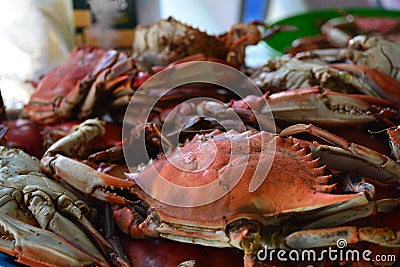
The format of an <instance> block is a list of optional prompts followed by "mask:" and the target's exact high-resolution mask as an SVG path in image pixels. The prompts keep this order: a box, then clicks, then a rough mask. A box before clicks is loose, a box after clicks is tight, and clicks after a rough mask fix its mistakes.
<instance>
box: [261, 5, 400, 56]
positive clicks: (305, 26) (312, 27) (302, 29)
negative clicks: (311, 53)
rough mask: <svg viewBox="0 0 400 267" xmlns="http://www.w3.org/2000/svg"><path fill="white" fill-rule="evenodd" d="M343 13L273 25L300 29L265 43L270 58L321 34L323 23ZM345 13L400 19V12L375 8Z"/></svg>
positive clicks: (299, 17) (304, 15)
mask: <svg viewBox="0 0 400 267" xmlns="http://www.w3.org/2000/svg"><path fill="white" fill-rule="evenodd" d="M342 11H343V10H342ZM342 11H339V10H337V11H336V10H333V9H329V10H315V11H309V12H306V13H302V14H299V15H295V16H291V17H288V18H285V19H282V20H279V21H276V22H274V23H272V24H271V25H293V26H296V27H298V28H299V30H298V31H294V32H281V33H278V34H276V35H275V36H273V37H271V38H270V39H268V40H267V41H265V47H266V50H267V53H268V56H270V57H279V56H282V55H283V54H284V53H285V51H286V49H287V48H288V47H290V45H291V44H292V42H293V41H294V40H296V39H298V38H300V37H303V36H312V35H316V34H318V33H320V28H319V26H318V25H321V23H322V22H323V21H326V20H328V19H331V18H335V17H340V16H342V13H341V12H342ZM345 12H347V13H349V14H353V15H360V16H364V17H398V18H400V11H397V10H387V9H375V8H363V9H361V8H357V9H346V10H345Z"/></svg>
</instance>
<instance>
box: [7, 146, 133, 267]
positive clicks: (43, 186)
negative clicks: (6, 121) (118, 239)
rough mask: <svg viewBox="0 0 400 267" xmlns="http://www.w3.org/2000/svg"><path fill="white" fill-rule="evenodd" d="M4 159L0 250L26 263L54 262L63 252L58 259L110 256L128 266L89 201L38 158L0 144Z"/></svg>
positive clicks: (92, 260)
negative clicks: (94, 219) (48, 171)
mask: <svg viewBox="0 0 400 267" xmlns="http://www.w3.org/2000/svg"><path fill="white" fill-rule="evenodd" d="M0 163H1V168H0V196H1V199H2V204H1V206H0V212H1V213H2V214H4V216H3V215H2V216H3V218H4V219H2V220H1V221H0V225H1V227H0V228H1V229H2V230H1V231H0V232H1V236H2V237H3V236H4V237H6V239H3V238H2V241H1V242H0V250H1V251H3V252H6V253H9V254H11V255H17V256H18V257H19V258H20V260H21V261H22V262H23V263H30V262H32V263H33V262H37V263H42V264H44V265H46V266H55V265H54V261H55V260H60V259H61V258H64V260H63V261H62V262H59V263H58V264H62V265H63V266H72V265H73V266H77V265H79V266H81V265H80V264H93V265H98V266H109V263H108V261H109V262H110V263H112V264H115V265H116V266H127V264H128V263H127V262H126V261H125V259H124V258H123V257H121V256H120V255H119V254H118V252H116V251H115V250H114V248H113V247H111V245H110V244H109V243H108V242H107V241H106V240H105V239H104V237H103V236H102V235H101V234H100V233H99V232H98V231H97V229H96V227H95V226H94V225H93V224H92V223H91V222H90V221H89V219H88V218H87V216H91V207H90V206H89V204H88V203H87V202H86V201H84V200H83V199H81V198H80V197H79V196H78V195H77V194H76V193H74V192H72V191H71V190H69V189H67V188H66V187H64V186H62V185H61V184H60V183H57V182H56V181H54V180H52V179H50V178H49V177H47V176H46V175H45V174H44V173H43V172H42V171H41V170H40V167H39V160H38V159H37V158H35V157H32V156H30V155H29V154H27V153H25V152H24V151H22V150H20V149H15V148H6V147H3V146H1V147H0ZM7 216H9V217H12V218H8V217H7ZM50 232H52V233H50ZM89 236H90V237H89ZM92 240H93V241H94V242H95V243H93V241H92ZM52 244H54V247H53V248H52ZM95 244H96V245H95ZM19 246H21V247H20V248H19ZM30 249H32V250H30ZM100 251H101V252H100ZM49 252H51V254H49ZM52 254H54V257H53V256H51V257H49V255H52ZM68 255H69V256H68ZM57 266H58V265H57Z"/></svg>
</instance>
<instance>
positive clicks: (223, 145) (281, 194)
mask: <svg viewBox="0 0 400 267" xmlns="http://www.w3.org/2000/svg"><path fill="white" fill-rule="evenodd" d="M231 134H232V133H229V132H228V133H223V134H221V133H220V132H219V131H215V132H213V133H212V134H211V135H209V136H207V137H206V138H200V139H199V138H194V139H193V140H192V141H191V142H189V143H187V144H185V145H184V146H183V147H182V149H181V150H176V151H175V153H172V154H170V155H169V159H171V158H174V157H175V160H176V161H175V162H181V163H182V164H183V165H186V166H185V169H186V168H189V169H190V170H191V171H182V170H181V169H180V168H178V167H176V166H174V165H173V164H171V163H170V162H169V161H168V160H167V159H166V158H165V157H163V158H161V159H158V160H157V161H155V162H153V164H152V166H153V168H151V167H147V168H144V170H142V171H141V172H136V173H131V174H129V175H128V177H129V178H130V180H133V181H135V182H138V181H139V179H150V180H151V181H152V184H153V186H152V188H151V190H152V192H151V193H152V194H153V195H154V194H156V193H157V195H158V197H162V198H164V199H167V196H173V197H176V198H177V199H178V201H179V199H180V198H182V197H187V196H183V195H179V194H176V192H171V190H166V189H165V186H164V185H165V184H164V183H162V181H161V180H162V179H157V178H155V177H160V176H161V177H163V178H164V179H166V180H169V181H171V182H172V183H174V184H176V185H180V186H187V187H195V186H202V185H205V184H208V183H210V182H212V181H214V180H217V179H219V180H220V184H221V186H222V187H223V186H224V182H226V180H224V179H226V178H223V175H227V176H229V177H234V176H235V175H236V176H237V175H239V173H238V172H237V171H238V169H240V168H239V167H240V166H243V164H246V161H248V162H247V166H246V168H245V170H244V173H243V175H242V176H241V179H240V182H238V183H237V184H236V185H235V186H234V187H233V188H232V189H231V190H230V191H229V192H227V194H226V195H224V196H223V197H221V198H220V199H218V200H217V201H214V202H212V203H210V204H205V205H202V206H197V207H188V208H185V207H179V206H173V205H168V204H166V203H162V202H160V201H158V200H155V199H153V198H152V197H150V196H149V195H148V194H147V193H146V192H144V191H143V190H137V191H136V192H134V193H135V194H137V195H138V197H139V198H141V199H143V200H144V201H145V202H147V203H150V206H151V207H154V208H155V209H156V211H157V212H158V214H159V216H160V221H161V222H166V223H165V224H162V225H161V226H160V227H159V228H158V230H159V229H161V230H160V231H161V232H162V231H163V230H164V229H163V227H166V228H168V225H175V226H176V225H186V226H190V227H193V228H207V229H221V228H222V229H225V227H226V226H227V225H228V224H229V223H231V222H234V221H236V220H239V219H241V218H245V219H249V220H254V221H258V222H260V223H266V222H268V219H272V218H276V216H285V214H286V215H290V214H293V213H296V212H305V211H310V210H314V209H318V208H321V207H326V206H329V205H333V204H337V203H339V202H345V201H348V200H352V199H355V198H358V197H360V195H358V194H353V195H333V194H329V192H330V191H331V190H332V189H333V187H334V185H328V181H329V178H330V177H329V176H324V167H319V165H318V160H313V159H312V155H311V154H307V152H306V150H305V149H300V148H299V145H298V144H294V143H293V141H292V139H291V138H287V139H284V138H280V137H272V136H271V135H269V134H268V133H266V132H260V133H256V134H252V133H249V132H246V133H242V134H232V135H231ZM211 137H212V138H211ZM208 138H211V139H210V140H209V139H208ZM231 138H234V139H237V140H236V141H238V140H240V139H242V140H246V141H248V142H249V146H248V148H249V150H248V151H246V149H244V150H241V148H242V147H241V145H237V144H236V145H235V150H234V151H232V150H231V145H232V144H231ZM273 141H275V142H276V151H275V153H274V152H273V150H272V149H271V150H268V149H266V148H265V147H262V144H267V143H271V142H273ZM211 143H213V145H211V146H209V144H211ZM242 145H243V143H242ZM201 146H202V149H203V150H202V151H201V152H199V151H200V147H201ZM208 147H210V148H212V149H215V151H214V152H213V151H207V149H208ZM268 148H271V146H268ZM261 151H263V152H264V153H260V152H261ZM202 153H203V155H205V156H203V157H202V156H201V155H202ZM211 155H213V156H215V158H214V159H213V160H212V162H211V163H209V160H210V157H211ZM271 157H273V165H272V168H271V169H270V170H269V172H268V174H267V175H266V177H265V180H264V181H263V182H262V184H261V185H260V186H259V187H258V188H257V189H256V190H255V191H253V192H249V191H250V190H249V187H250V184H251V183H252V179H253V177H254V173H255V170H256V167H257V164H258V162H262V163H266V162H268V161H270V160H271ZM207 164H209V165H208V166H207ZM204 166H207V167H206V168H204V169H203V170H197V167H199V168H201V167H204ZM228 166H237V167H238V168H233V169H232V168H231V169H230V170H229V171H228V172H227V173H225V174H223V173H224V171H225V170H226V169H227V168H228ZM235 170H236V172H235ZM142 181H143V180H142ZM282 188H285V190H282ZM224 190H227V189H226V188H224ZM204 197H206V196H204V195H191V196H189V200H190V199H192V200H193V201H194V202H195V201H196V200H198V199H201V198H204ZM114 216H116V214H114ZM117 223H118V224H120V225H121V226H122V228H121V229H123V228H124V226H126V225H127V224H126V222H124V221H121V217H118V220H117ZM178 228H179V227H178ZM165 231H166V232H168V231H171V232H169V234H172V235H174V234H176V235H179V234H182V233H179V231H177V230H176V229H175V230H171V229H166V230H165ZM174 231H175V232H174ZM223 231H225V230H223ZM128 232H129V231H128ZM177 232H178V233H177ZM193 239H195V237H194V236H193ZM220 245H221V244H220ZM225 246H229V245H227V244H226V245H225Z"/></svg>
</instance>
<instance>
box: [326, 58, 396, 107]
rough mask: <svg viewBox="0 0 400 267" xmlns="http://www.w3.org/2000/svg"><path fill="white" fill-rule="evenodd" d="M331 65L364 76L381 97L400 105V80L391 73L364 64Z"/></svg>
mask: <svg viewBox="0 0 400 267" xmlns="http://www.w3.org/2000/svg"><path fill="white" fill-rule="evenodd" d="M330 66H331V67H333V68H335V69H339V70H343V71H347V72H349V73H351V74H352V75H355V76H357V77H360V78H362V79H363V80H364V81H365V82H367V84H368V85H369V86H370V87H371V88H372V89H373V90H374V91H375V92H376V93H378V94H379V95H380V96H381V97H383V98H385V99H387V100H389V101H391V102H392V103H393V104H394V105H396V106H400V89H399V88H400V82H399V81H397V80H396V79H395V78H393V77H391V76H390V75H388V74H386V73H384V72H381V71H379V70H376V69H372V68H369V67H366V66H362V65H354V64H344V63H341V64H331V65H330Z"/></svg>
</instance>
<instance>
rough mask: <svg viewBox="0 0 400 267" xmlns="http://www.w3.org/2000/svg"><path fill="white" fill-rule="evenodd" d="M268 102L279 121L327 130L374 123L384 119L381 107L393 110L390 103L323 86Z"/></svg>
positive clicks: (280, 95)
mask: <svg viewBox="0 0 400 267" xmlns="http://www.w3.org/2000/svg"><path fill="white" fill-rule="evenodd" d="M267 102H268V105H269V107H268V106H266V107H264V109H268V108H270V109H271V111H272V114H273V115H274V118H275V119H277V120H282V121H287V122H294V123H296V122H307V123H314V124H318V125H324V126H325V125H326V126H335V125H360V124H364V123H368V122H374V121H376V120H377V119H380V118H378V115H380V114H381V111H380V109H379V107H382V109H383V107H387V106H390V102H389V101H386V100H384V99H381V98H379V97H374V96H366V95H359V94H344V93H338V92H331V91H322V90H321V88H320V87H319V86H314V87H311V88H300V89H295V90H291V91H284V92H279V93H275V94H272V95H270V96H269V97H268V98H267ZM373 107H375V108H376V109H377V111H376V112H375V110H374V109H373ZM267 111H268V110H266V111H264V112H263V111H261V113H266V112H267ZM384 119H386V118H382V120H384ZM385 122H386V121H385Z"/></svg>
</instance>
